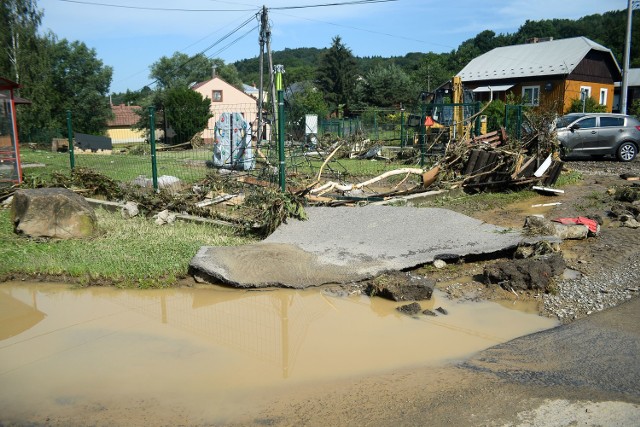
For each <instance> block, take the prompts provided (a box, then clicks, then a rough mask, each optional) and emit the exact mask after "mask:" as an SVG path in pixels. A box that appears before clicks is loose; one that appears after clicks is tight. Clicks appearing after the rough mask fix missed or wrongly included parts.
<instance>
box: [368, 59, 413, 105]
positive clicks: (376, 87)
mask: <svg viewBox="0 0 640 427" xmlns="http://www.w3.org/2000/svg"><path fill="white" fill-rule="evenodd" d="M358 86H359V90H358V94H359V95H360V96H361V97H362V101H363V102H364V104H365V105H367V106H372V107H383V108H385V107H398V106H400V104H403V105H405V106H408V105H410V104H412V103H415V100H416V96H417V95H416V94H417V92H418V90H417V87H416V85H415V83H414V82H413V81H412V80H411V77H409V75H408V74H407V73H405V72H404V71H403V70H402V69H401V68H400V67H398V66H397V65H395V64H391V65H388V66H378V67H376V68H374V69H372V70H371V71H369V72H368V73H367V74H366V75H365V76H364V78H363V79H362V80H361V81H360V82H359V84H358Z"/></svg>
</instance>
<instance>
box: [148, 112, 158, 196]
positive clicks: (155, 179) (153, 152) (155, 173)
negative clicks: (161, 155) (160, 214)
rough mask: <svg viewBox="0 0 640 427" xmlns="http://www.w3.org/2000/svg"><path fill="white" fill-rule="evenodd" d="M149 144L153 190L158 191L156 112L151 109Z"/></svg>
mask: <svg viewBox="0 0 640 427" xmlns="http://www.w3.org/2000/svg"><path fill="white" fill-rule="evenodd" d="M149 143H150V144H151V177H152V179H153V189H154V190H155V191H158V163H157V160H156V110H155V108H154V107H153V106H151V107H149Z"/></svg>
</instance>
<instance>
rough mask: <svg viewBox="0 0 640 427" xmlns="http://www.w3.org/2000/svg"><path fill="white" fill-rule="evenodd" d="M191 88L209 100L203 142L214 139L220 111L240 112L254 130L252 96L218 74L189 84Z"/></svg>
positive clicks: (256, 115) (256, 114) (254, 112)
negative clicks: (209, 112) (209, 116)
mask: <svg viewBox="0 0 640 427" xmlns="http://www.w3.org/2000/svg"><path fill="white" fill-rule="evenodd" d="M191 89H192V90H195V91H196V92H198V93H200V94H201V95H202V97H203V98H209V99H210V100H211V114H212V115H213V117H211V118H210V119H209V122H208V123H207V128H206V129H204V130H203V132H202V138H203V139H204V141H205V142H208V143H212V142H213V140H214V131H215V123H216V121H217V120H218V119H219V118H220V115H221V114H222V113H240V114H242V116H243V117H244V119H245V120H247V121H248V122H249V123H251V127H252V129H253V130H254V131H255V128H256V125H257V118H258V104H257V101H256V99H255V98H254V97H252V96H250V95H248V94H246V93H245V92H243V91H242V90H240V89H238V88H236V87H234V86H233V85H230V84H229V83H227V82H225V81H224V80H223V79H221V78H220V77H219V76H214V77H213V78H211V79H209V80H207V81H204V82H200V83H196V84H194V85H193V86H191Z"/></svg>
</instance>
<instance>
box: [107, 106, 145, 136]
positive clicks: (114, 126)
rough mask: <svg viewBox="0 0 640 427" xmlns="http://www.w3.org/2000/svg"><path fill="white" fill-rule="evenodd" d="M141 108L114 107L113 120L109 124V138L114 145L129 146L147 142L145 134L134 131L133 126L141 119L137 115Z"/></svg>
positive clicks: (112, 107) (112, 108)
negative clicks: (128, 144) (129, 144)
mask: <svg viewBox="0 0 640 427" xmlns="http://www.w3.org/2000/svg"><path fill="white" fill-rule="evenodd" d="M140 108H141V107H139V106H137V105H124V104H120V105H112V106H111V111H112V112H113V119H111V120H109V121H108V122H107V136H108V137H109V138H111V143H112V144H127V143H134V142H135V143H137V142H144V141H145V133H144V131H141V130H134V129H133V125H135V124H136V123H137V121H138V120H139V119H140V117H139V116H138V115H137V114H136V111H137V110H140Z"/></svg>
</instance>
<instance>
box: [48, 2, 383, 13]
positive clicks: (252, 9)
mask: <svg viewBox="0 0 640 427" xmlns="http://www.w3.org/2000/svg"><path fill="white" fill-rule="evenodd" d="M58 1H61V2H65V3H77V4H83V5H88V6H102V7H116V8H121V9H137V10H155V11H161V12H249V11H254V10H256V8H255V7H254V8H251V9H184V8H166V7H146V6H127V5H123V4H112V3H94V2H88V1H81V0H58ZM388 1H395V0H388Z"/></svg>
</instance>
